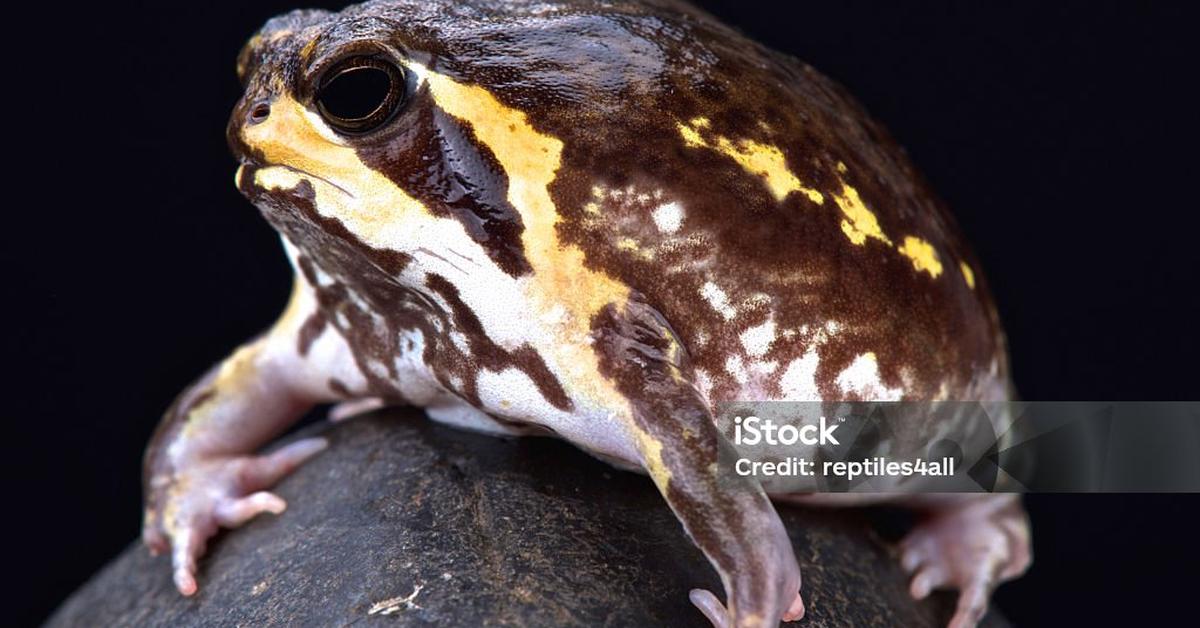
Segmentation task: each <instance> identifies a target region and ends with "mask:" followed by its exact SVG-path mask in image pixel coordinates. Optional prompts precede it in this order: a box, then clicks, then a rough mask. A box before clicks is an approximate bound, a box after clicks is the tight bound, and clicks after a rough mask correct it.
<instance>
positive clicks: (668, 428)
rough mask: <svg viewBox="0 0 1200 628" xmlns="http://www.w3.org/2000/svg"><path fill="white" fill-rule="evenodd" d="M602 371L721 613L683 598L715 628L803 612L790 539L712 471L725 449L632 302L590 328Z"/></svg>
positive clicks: (757, 499) (667, 349) (656, 321)
mask: <svg viewBox="0 0 1200 628" xmlns="http://www.w3.org/2000/svg"><path fill="white" fill-rule="evenodd" d="M595 329H596V340H597V342H596V350H597V352H598V354H599V355H600V363H601V369H602V371H603V372H604V373H605V375H607V376H608V378H609V379H610V381H612V382H613V383H614V384H615V385H616V388H617V389H618V391H619V392H620V393H621V394H622V395H623V396H624V397H625V398H626V399H628V402H629V406H630V414H631V417H630V425H629V430H630V433H631V436H632V438H633V440H634V444H635V445H636V448H637V450H638V452H639V453H640V455H641V457H642V459H643V465H644V466H645V468H646V470H647V472H648V473H649V474H650V476H651V477H652V478H653V480H654V483H655V485H657V486H658V489H659V490H660V491H661V492H662V494H663V496H664V497H666V500H667V503H668V504H669V505H670V507H671V509H672V510H673V511H674V512H675V514H676V516H677V517H678V518H679V520H680V522H681V523H682V524H683V527H684V529H685V530H686V531H687V533H688V535H689V536H690V537H691V538H692V540H693V542H695V543H696V545H697V546H699V548H700V549H701V551H703V552H704V554H705V556H707V557H708V560H709V562H710V563H712V565H713V566H714V567H715V568H716V570H717V572H718V573H719V574H720V576H721V581H722V584H723V585H724V588H725V593H726V600H727V606H723V605H722V604H721V602H720V601H719V600H718V599H717V598H716V596H714V595H713V594H712V593H710V592H708V591H704V590H699V589H696V590H693V591H692V592H691V596H690V597H691V600H692V602H693V603H694V604H695V605H696V606H697V607H698V608H699V609H700V610H701V611H702V612H703V613H704V614H705V615H706V616H707V617H708V619H709V620H710V621H711V622H712V623H713V625H714V626H717V627H718V628H725V627H729V626H737V627H738V628H741V627H750V626H776V625H777V624H778V622H779V620H780V619H783V620H785V621H792V620H795V619H799V618H800V617H801V616H803V614H804V603H803V602H802V601H801V598H800V594H799V591H800V569H799V567H798V565H797V564H796V557H795V553H794V552H793V550H792V545H791V541H790V540H789V539H788V535H787V531H786V530H785V529H784V527H783V524H782V522H781V521H780V520H779V516H778V514H777V513H776V512H775V509H774V507H773V506H772V505H771V502H770V501H769V500H768V499H767V496H766V493H764V492H763V490H762V487H761V486H759V485H758V483H757V482H754V481H753V480H751V479H748V478H742V477H736V476H726V475H723V474H719V473H718V465H717V458H718V454H719V452H720V451H721V450H722V449H723V448H726V447H732V445H730V444H729V443H728V442H727V441H726V440H725V438H724V436H722V435H721V433H720V432H719V431H718V430H717V428H716V425H715V424H714V422H713V418H712V413H711V411H710V410H709V408H708V406H707V404H706V403H705V401H704V400H703V399H702V397H701V396H700V394H699V392H698V391H697V389H696V387H695V386H694V385H693V382H692V373H691V369H690V367H689V366H688V365H687V364H686V360H687V357H686V354H685V352H684V350H683V349H682V348H681V345H680V344H679V343H678V341H677V339H676V338H675V335H674V333H673V332H672V331H671V329H670V327H669V326H668V325H667V324H666V322H665V321H664V320H663V319H662V317H661V316H659V315H658V313H657V312H656V311H654V310H653V309H652V308H650V307H648V306H645V305H643V304H639V303H637V302H631V303H630V304H628V305H627V306H626V307H625V308H624V311H617V310H616V309H615V308H613V307H611V306H610V308H608V309H607V310H605V312H604V313H602V314H601V315H600V316H599V317H597V320H596V322H595Z"/></svg>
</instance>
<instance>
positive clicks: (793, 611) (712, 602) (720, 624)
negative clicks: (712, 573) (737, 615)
mask: <svg viewBox="0 0 1200 628" xmlns="http://www.w3.org/2000/svg"><path fill="white" fill-rule="evenodd" d="M688 599H690V600H691V601H692V604H695V605H696V608H698V609H700V612H701V613H704V616H705V617H707V618H708V621H710V622H712V625H713V627H714V628H732V623H731V622H730V620H729V611H726V610H725V605H724V604H722V603H721V600H719V599H717V596H715V595H713V594H712V592H711V591H706V590H704V589H692V590H691V592H690V593H688ZM803 617H804V600H803V599H801V598H800V594H799V593H797V594H796V598H795V599H793V600H792V603H791V605H790V606H789V607H788V609H787V611H786V612H784V614H783V621H799V620H800V619H801V618H803Z"/></svg>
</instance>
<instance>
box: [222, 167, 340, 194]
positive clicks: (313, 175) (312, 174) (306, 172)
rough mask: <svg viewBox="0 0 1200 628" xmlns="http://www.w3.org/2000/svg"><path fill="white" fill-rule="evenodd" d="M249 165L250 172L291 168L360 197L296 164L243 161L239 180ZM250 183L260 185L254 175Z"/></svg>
mask: <svg viewBox="0 0 1200 628" xmlns="http://www.w3.org/2000/svg"><path fill="white" fill-rule="evenodd" d="M247 167H249V169H250V172H254V171H256V170H267V169H269V168H281V169H283V170H289V171H291V172H294V173H296V174H299V175H303V176H306V177H312V178H314V179H316V180H318V181H320V182H322V183H325V184H326V185H329V186H330V187H332V188H334V189H335V190H337V191H339V192H341V193H342V194H345V195H346V196H349V197H350V198H358V197H356V196H355V195H354V193H353V192H351V191H350V190H347V189H346V188H344V187H342V186H340V185H338V184H336V183H334V182H333V181H330V180H329V179H327V178H325V177H322V176H321V175H319V174H314V173H312V172H309V171H307V170H304V169H303V168H297V167H295V166H289V165H287V164H276V163H260V162H256V161H243V162H242V164H241V165H240V166H238V179H239V180H240V179H241V178H242V172H243V169H244V168H247ZM250 185H253V186H255V187H259V186H258V184H257V183H255V182H254V178H253V177H251V178H250Z"/></svg>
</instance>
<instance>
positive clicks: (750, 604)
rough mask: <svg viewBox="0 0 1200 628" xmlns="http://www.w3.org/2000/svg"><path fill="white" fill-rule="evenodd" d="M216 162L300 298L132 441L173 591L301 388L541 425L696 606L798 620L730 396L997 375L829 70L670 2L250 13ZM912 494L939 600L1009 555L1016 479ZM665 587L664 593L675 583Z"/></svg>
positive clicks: (980, 336)
mask: <svg viewBox="0 0 1200 628" xmlns="http://www.w3.org/2000/svg"><path fill="white" fill-rule="evenodd" d="M237 74H238V77H239V79H240V81H241V85H242V90H243V93H242V96H241V98H240V100H239V101H238V103H237V104H236V106H235V108H234V110H233V113H232V115H231V117H230V120H229V123H228V126H227V131H226V136H227V140H228V143H229V146H230V148H231V150H232V152H233V154H234V156H235V157H236V159H237V163H238V166H237V170H236V173H235V181H234V182H235V185H236V186H237V188H238V190H240V192H241V193H242V194H243V195H244V196H245V197H246V198H247V199H248V200H249V201H250V202H251V204H253V206H254V207H256V208H257V210H258V211H259V212H260V213H261V215H262V216H263V217H264V218H265V219H266V221H267V222H268V223H269V224H270V225H271V227H273V228H274V230H275V231H277V232H278V234H279V237H280V240H281V242H282V246H283V249H284V252H285V254H286V256H287V258H288V260H289V262H290V265H291V268H292V270H293V273H292V274H293V287H292V293H291V297H290V299H289V300H288V303H287V305H286V306H285V307H284V310H283V313H282V314H281V315H280V316H279V318H278V319H277V320H276V321H275V322H274V324H273V325H271V326H270V327H269V328H268V329H267V330H266V331H264V332H263V333H262V334H260V335H259V336H257V337H255V338H253V339H251V340H249V341H248V342H246V343H245V344H243V345H242V346H240V347H238V348H236V349H235V350H234V351H232V352H231V353H230V354H229V356H228V357H227V358H226V359H224V360H223V361H221V362H220V363H219V364H217V365H216V366H214V367H213V368H212V369H211V370H209V371H208V372H207V373H206V374H204V375H203V376H201V377H200V378H199V379H198V380H197V381H195V382H194V383H193V384H191V385H190V386H188V387H187V388H186V389H185V390H184V391H183V392H182V393H181V394H180V395H179V396H178V397H177V399H176V400H175V402H174V403H173V404H172V405H171V407H170V408H169V409H168V410H167V411H166V413H165V414H164V416H163V418H162V420H161V422H160V424H159V426H158V428H157V429H156V431H155V433H154V435H153V437H152V438H151V441H150V444H149V445H148V447H147V450H146V455H145V459H144V465H143V466H144V491H145V514H144V525H143V540H144V542H145V544H146V545H147V546H148V547H149V548H150V550H151V551H152V552H155V553H169V555H170V561H171V565H172V578H173V580H174V584H175V586H176V588H177V589H178V590H179V591H180V592H181V593H182V594H183V595H185V596H187V595H193V594H195V593H196V592H197V589H198V582H197V573H198V568H197V564H198V561H199V560H200V558H201V557H202V555H203V553H204V551H205V548H206V545H207V544H208V542H209V541H210V540H211V538H212V537H213V535H214V534H215V533H216V532H217V531H218V529H220V528H234V527H237V526H239V525H242V524H243V523H245V522H247V521H249V520H250V519H252V518H254V517H256V516H257V515H259V514H262V513H274V514H279V513H282V512H283V511H284V509H285V508H286V507H287V503H286V502H285V501H284V500H283V499H282V498H281V497H280V496H279V495H277V494H276V493H275V492H273V490H272V489H273V487H274V486H275V485H276V484H277V483H278V482H279V481H281V480H282V479H283V478H284V477H286V476H287V475H288V474H289V473H291V472H292V471H293V470H295V469H296V468H298V467H299V466H300V465H302V464H304V463H305V461H307V460H309V459H311V458H312V457H313V456H315V455H317V454H318V453H319V452H320V451H322V450H323V449H324V448H325V447H326V446H327V441H326V440H325V439H324V438H323V437H309V438H301V439H299V440H293V441H291V442H289V443H288V444H285V445H283V446H280V447H277V448H275V449H271V450H264V448H265V447H266V446H267V445H268V444H269V443H271V442H272V441H273V440H275V439H277V438H278V437H279V436H280V435H281V434H283V433H285V432H286V431H287V430H288V428H289V427H290V426H292V425H293V424H295V423H296V422H297V420H298V419H299V418H301V417H302V416H304V415H305V414H306V413H307V412H309V411H310V410H311V409H313V408H315V407H317V406H319V405H322V404H335V405H333V408H334V410H333V411H332V415H333V416H336V417H345V416H349V415H353V414H355V413H358V412H362V411H364V410H367V409H371V408H377V407H381V406H393V405H409V406H418V407H421V408H423V409H424V411H425V413H426V414H427V415H428V417H429V418H430V419H432V420H434V421H437V422H440V423H444V424H448V425H451V426H454V427H457V428H462V429H468V430H474V431H478V432H484V433H489V434H494V435H497V436H501V437H516V436H533V435H550V436H555V437H558V438H561V439H565V440H566V441H568V442H570V443H572V444H573V445H575V446H576V447H578V448H580V449H582V450H583V451H585V452H587V453H589V454H591V455H593V456H596V457H598V458H600V459H602V460H605V461H608V462H611V463H612V464H614V465H615V466H617V467H620V468H625V469H632V470H636V471H639V472H642V473H644V474H646V475H647V476H649V478H650V479H651V481H652V482H653V483H654V485H655V486H656V487H657V489H658V490H659V491H660V492H661V494H662V496H663V497H664V499H665V501H666V503H667V505H668V506H669V507H670V509H671V510H672V511H673V512H674V513H675V515H676V516H677V519H678V521H679V523H680V524H681V526H682V528H683V531H684V532H685V533H686V534H687V535H688V536H689V537H690V538H691V540H692V541H693V542H694V543H695V545H696V546H697V547H698V548H699V550H700V551H701V552H703V553H704V555H705V556H706V557H707V558H708V560H709V562H710V563H711V564H712V566H713V568H714V569H715V570H716V571H717V573H718V574H719V575H720V580H721V583H722V585H723V588H724V594H725V596H724V600H723V601H722V600H721V599H720V598H718V596H717V595H716V594H715V593H713V592H711V591H707V590H703V589H699V588H698V589H695V590H692V591H690V592H689V593H688V595H689V598H690V600H691V601H692V602H693V604H694V605H695V606H696V607H697V609H698V610H699V612H701V613H702V614H703V615H704V616H705V617H707V619H708V620H709V621H711V623H712V624H713V625H714V626H718V627H726V626H738V627H749V626H771V625H777V624H778V622H780V621H781V620H782V621H794V620H799V619H800V618H802V616H803V615H804V612H805V603H804V599H803V597H802V595H801V574H800V568H799V563H798V561H797V559H796V555H795V552H794V550H793V548H792V545H791V543H790V541H789V538H788V534H787V531H786V530H785V528H784V526H783V525H782V524H781V522H780V518H779V516H778V514H777V512H776V508H775V503H776V502H779V501H799V502H801V503H810V504H814V505H823V504H824V505H834V506H852V505H856V504H858V503H859V502H860V501H862V500H861V496H855V495H838V494H767V492H766V491H764V489H763V487H762V485H761V484H759V483H757V482H756V481H755V480H754V479H753V478H740V477H731V476H729V475H728V474H725V475H722V474H721V473H720V472H719V471H718V465H717V459H718V456H719V453H720V452H721V451H723V450H727V448H728V447H729V446H730V444H729V442H728V438H727V437H726V435H725V434H723V433H722V432H721V431H720V430H719V429H718V428H717V426H716V424H715V422H714V414H715V410H714V408H716V407H717V405H718V404H720V403H722V402H723V401H727V400H733V399H757V400H767V401H798V400H799V401H827V400H863V401H888V400H939V399H964V400H980V401H1005V400H1008V399H1011V398H1012V397H1013V395H1014V392H1013V386H1012V383H1011V376H1010V373H1009V366H1008V358H1007V348H1006V340H1005V336H1004V332H1003V328H1002V325H1001V323H1000V320H999V316H998V314H997V309H996V305H995V302H994V300H993V298H992V297H991V294H990V291H989V287H988V283H987V278H986V277H985V275H984V274H983V272H982V270H981V268H980V265H979V262H978V260H977V259H976V258H975V256H974V254H973V253H972V251H971V250H970V248H969V246H968V244H967V243H966V241H965V238H964V236H963V235H962V234H961V232H960V230H959V228H958V227H957V225H956V223H955V221H954V218H953V216H952V215H951V214H950V212H949V210H948V209H947V208H946V207H945V205H944V203H943V202H942V201H940V200H939V199H938V198H937V197H936V196H935V195H934V193H933V192H932V191H931V190H930V189H929V187H928V185H927V184H926V183H925V182H924V180H923V179H922V177H921V176H920V175H919V174H918V172H917V171H916V169H915V167H914V166H913V165H912V164H911V162H910V161H909V159H908V158H907V156H906V155H905V153H904V152H903V150H902V149H900V148H899V147H898V146H897V145H896V143H895V142H894V141H893V140H892V139H891V138H890V136H889V135H888V133H887V132H886V131H885V130H884V129H883V128H882V126H881V125H880V124H879V123H878V122H876V121H875V120H873V119H872V118H871V117H870V116H869V115H868V114H867V113H866V112H865V110H864V109H863V107H862V106H861V105H859V104H858V103H857V102H856V101H855V100H854V99H853V98H852V97H851V96H850V95H849V94H848V93H847V92H846V90H845V89H844V88H842V87H840V86H839V85H838V84H836V83H834V82H833V81H832V80H830V79H828V78H826V77H825V76H823V75H821V74H820V73H818V72H817V71H816V70H814V69H813V68H811V67H810V66H808V65H806V64H805V63H803V62H801V61H799V60H797V59H795V58H793V57H791V56H788V55H785V54H782V53H779V52H776V51H774V50H772V49H770V48H768V47H766V46H764V45H762V44H759V43H757V42H755V41H754V40H752V39H750V38H748V37H747V36H745V35H743V34H741V33H740V32H738V31H736V30H734V29H733V28H731V27H729V26H727V25H725V24H724V23H722V22H721V21H719V20H718V19H716V18H715V17H713V16H711V15H709V14H708V13H706V12H704V11H702V10H700V9H697V8H695V7H693V6H691V5H689V4H686V3H684V2H682V1H679V0H547V1H538V2H522V1H503V2H502V1H499V0H467V1H463V2H459V1H449V0H377V1H374V2H367V3H364V4H358V5H354V6H350V7H348V8H345V9H344V10H342V11H339V12H331V11H324V10H297V11H293V12H291V13H287V14H285V15H281V16H279V17H276V18H273V19H271V20H269V21H268V22H267V23H266V24H265V25H264V26H263V27H262V29H261V30H260V31H259V32H258V33H257V34H255V35H254V36H253V37H252V38H251V39H250V40H249V41H248V42H247V43H246V45H245V46H244V48H243V49H242V51H241V53H240V54H239V55H238V60H237ZM879 499H880V500H891V501H895V502H897V503H900V504H901V505H905V506H908V507H911V508H913V509H915V510H916V511H917V512H918V514H919V515H920V516H919V517H918V523H917V524H916V525H915V526H914V527H913V529H912V531H911V532H910V533H909V534H908V536H907V537H905V538H904V539H903V540H902V541H900V543H899V546H898V554H899V559H900V562H901V564H902V566H903V568H904V570H906V572H907V573H908V574H909V576H910V577H911V580H910V590H911V594H912V595H913V596H914V597H916V598H918V599H919V598H924V597H925V596H927V595H929V593H930V592H931V591H932V590H934V589H943V588H949V589H957V590H958V591H959V596H958V598H957V599H958V603H957V607H956V608H955V611H954V615H953V617H952V618H951V620H950V625H951V626H952V627H962V626H969V625H973V624H975V623H976V622H977V621H978V620H979V619H980V617H981V616H982V615H983V614H984V612H985V610H986V608H987V604H988V598H989V596H990V593H991V591H992V590H993V589H994V587H995V586H997V585H998V584H999V583H1000V582H1003V581H1005V580H1009V579H1012V578H1015V577H1017V576H1019V575H1020V574H1021V573H1022V572H1024V571H1025V570H1026V569H1027V568H1028V566H1029V564H1030V561H1031V558H1032V554H1031V550H1030V534H1029V523H1028V517H1027V516H1026V514H1025V512H1024V510H1023V508H1022V505H1021V501H1020V499H1019V497H1018V496H1016V495H1013V494H971V495H968V494H962V495H954V494H946V495H912V496H907V497H905V496H897V495H893V496H879ZM681 594H682V592H681Z"/></svg>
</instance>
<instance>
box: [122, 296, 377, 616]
mask: <svg viewBox="0 0 1200 628" xmlns="http://www.w3.org/2000/svg"><path fill="white" fill-rule="evenodd" d="M319 322H321V321H320V314H318V313H317V303H316V298H315V295H314V294H313V293H312V290H311V288H310V287H309V286H308V284H307V283H306V282H305V281H304V280H303V279H302V278H299V277H297V279H296V282H295V288H294V289H293V293H292V298H291V301H290V303H289V305H288V308H287V310H286V311H285V312H284V314H283V316H282V317H281V318H280V319H279V321H278V322H276V324H275V325H274V326H273V327H272V328H271V329H270V330H269V331H268V332H267V333H265V334H263V335H262V336H260V337H259V338H257V339H255V340H253V341H252V342H250V343H248V344H246V345H244V346H242V347H241V348H239V349H238V350H237V351H235V352H234V353H233V354H232V355H230V356H229V357H228V358H227V359H225V360H224V361H223V362H222V363H221V364H219V365H218V366H216V367H214V368H213V369H212V370H210V371H209V373H208V374H206V375H205V376H204V377H202V378H201V379H200V380H199V381H197V382H196V383H194V384H192V385H191V386H190V387H189V388H188V389H187V390H185V391H184V392H183V393H182V394H181V395H180V396H179V397H178V398H177V399H176V401H175V403H174V404H173V405H172V406H171V408H170V409H169V410H168V411H167V413H166V415H165V416H164V417H163V420H162V422H161V423H160V424H159V426H158V429H157V430H156V432H155V434H154V437H153V438H152V440H151V441H150V445H149V446H148V448H147V450H146V457H145V461H144V482H145V486H144V490H145V502H146V503H145V519H144V524H143V530H142V539H143V541H144V542H145V543H146V545H147V546H149V547H150V550H151V551H152V552H154V553H159V552H162V551H165V550H167V549H168V548H169V549H170V550H171V562H172V566H173V570H174V580H175V585H176V587H177V588H178V589H179V591H180V592H181V593H183V594H184V595H191V594H193V593H195V591H196V560H197V559H198V558H199V557H200V556H201V555H202V554H203V553H204V549H205V544H206V542H207V541H208V539H209V538H210V537H212V535H213V534H215V533H216V531H217V529H218V527H219V526H223V527H236V526H239V525H241V524H242V523H244V522H246V521H247V520H249V519H251V518H252V517H254V516H255V515H257V514H259V513H261V512H271V513H279V512H282V511H283V509H284V508H285V507H286V503H285V502H284V501H283V499H281V498H280V497H279V496H277V495H275V494H274V493H271V492H268V490H267V489H269V488H270V487H271V486H273V485H274V484H275V483H276V482H278V481H279V480H280V479H281V478H283V477H284V476H286V475H287V474H288V473H290V472H291V471H292V470H294V469H295V468H296V467H297V466H299V465H300V464H301V463H303V462H304V461H305V460H307V459H308V458H310V457H311V456H313V455H315V454H316V453H318V452H319V451H321V450H322V449H324V448H325V441H324V439H320V438H309V439H304V440H300V441H297V442H294V443H291V444H289V445H286V446H284V447H282V448H280V449H278V450H276V451H274V452H271V453H269V454H265V455H254V452H255V451H257V450H258V449H259V448H260V447H262V446H263V445H264V444H266V443H267V442H269V441H270V440H271V439H272V438H274V437H276V436H278V435H279V434H280V433H282V432H283V431H284V430H285V429H286V428H287V427H288V426H289V425H291V424H292V423H294V422H295V421H296V420H297V419H298V418H299V417H300V416H302V415H303V414H304V413H305V412H306V411H307V410H308V409H309V408H311V407H312V406H313V405H314V404H316V403H320V402H324V401H332V400H335V398H336V395H335V394H334V393H333V391H331V390H330V388H329V381H330V377H338V378H341V379H339V381H343V380H349V381H344V383H346V384H357V383H358V382H357V381H356V380H354V379H353V376H356V375H358V373H357V370H356V369H355V367H353V363H352V362H351V361H350V358H349V354H348V349H347V348H346V347H345V343H344V340H342V338H341V337H340V336H339V335H338V334H337V333H336V332H334V331H333V330H332V329H328V326H327V325H322V326H321V327H322V328H321V329H316V327H317V325H316V324H315V323H319ZM314 334H316V337H315V338H314ZM348 363H349V364H348ZM360 377H361V376H360Z"/></svg>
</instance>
